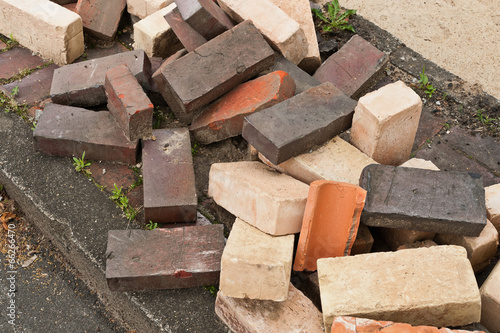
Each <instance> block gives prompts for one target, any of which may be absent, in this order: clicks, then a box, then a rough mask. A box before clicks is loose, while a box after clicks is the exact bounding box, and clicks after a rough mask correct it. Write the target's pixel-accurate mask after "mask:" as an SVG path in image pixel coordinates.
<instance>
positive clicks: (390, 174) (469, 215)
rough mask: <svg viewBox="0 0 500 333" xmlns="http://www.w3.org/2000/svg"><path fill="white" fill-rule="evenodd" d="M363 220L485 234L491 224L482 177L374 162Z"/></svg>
mask: <svg viewBox="0 0 500 333" xmlns="http://www.w3.org/2000/svg"><path fill="white" fill-rule="evenodd" d="M360 186H361V187H363V188H364V189H366V190H367V191H368V194H367V198H366V205H365V208H364V211H363V214H362V216H361V221H362V222H363V223H365V224H366V225H368V226H374V227H389V228H399V229H410V230H420V231H430V232H438V233H448V234H458V235H464V236H479V234H480V233H481V231H482V230H483V228H484V227H485V225H486V207H485V199H484V188H483V186H482V179H481V176H479V175H477V174H469V173H464V172H454V171H434V170H424V169H415V168H402V167H393V166H389V165H369V166H367V167H366V168H365V169H364V170H363V173H362V174H361V179H360Z"/></svg>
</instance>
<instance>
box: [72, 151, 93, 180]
mask: <svg viewBox="0 0 500 333" xmlns="http://www.w3.org/2000/svg"><path fill="white" fill-rule="evenodd" d="M90 164H91V163H90V162H87V163H85V152H83V154H82V158H76V157H73V165H74V166H75V170H76V171H77V172H81V173H83V174H84V175H86V176H90V175H91V174H92V172H90V170H89V169H87V168H88V167H89V166H90Z"/></svg>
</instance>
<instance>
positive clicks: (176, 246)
mask: <svg viewBox="0 0 500 333" xmlns="http://www.w3.org/2000/svg"><path fill="white" fill-rule="evenodd" d="M223 249H224V227H223V226H222V225H221V224H218V225H208V226H197V227H184V228H172V229H154V230H110V231H109V233H108V246H107V250H106V280H107V282H108V286H109V289H111V290H115V291H117V290H119V291H126V290H134V291H139V290H154V289H177V288H191V287H198V286H203V285H210V284H217V283H218V281H219V274H220V260H221V256H222V251H223Z"/></svg>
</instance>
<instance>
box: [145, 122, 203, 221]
mask: <svg viewBox="0 0 500 333" xmlns="http://www.w3.org/2000/svg"><path fill="white" fill-rule="evenodd" d="M153 136H154V137H155V138H156V140H147V141H143V149H142V163H143V171H142V172H143V179H144V217H145V220H146V221H150V220H151V221H153V222H158V223H168V222H194V221H196V206H197V204H198V200H197V196H196V189H195V178H194V168H193V156H192V155H191V141H190V138H189V131H188V129H187V128H175V129H161V130H154V131H153Z"/></svg>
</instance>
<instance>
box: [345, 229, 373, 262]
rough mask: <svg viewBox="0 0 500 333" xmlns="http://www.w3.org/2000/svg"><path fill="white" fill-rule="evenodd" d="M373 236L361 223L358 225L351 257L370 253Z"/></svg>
mask: <svg viewBox="0 0 500 333" xmlns="http://www.w3.org/2000/svg"><path fill="white" fill-rule="evenodd" d="M373 241H374V240H373V236H372V233H371V232H370V229H368V227H367V226H366V225H364V224H362V223H360V224H359V228H358V234H357V235H356V240H355V241H354V244H352V249H351V255H352V256H354V255H356V254H363V253H370V251H371V250H372V246H373Z"/></svg>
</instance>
